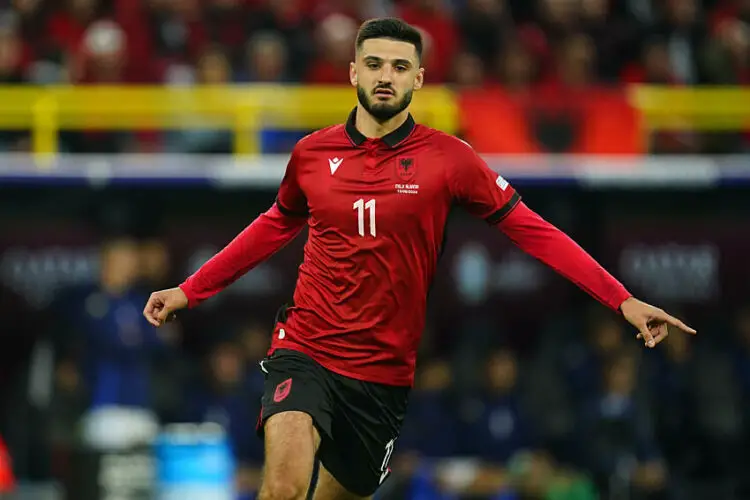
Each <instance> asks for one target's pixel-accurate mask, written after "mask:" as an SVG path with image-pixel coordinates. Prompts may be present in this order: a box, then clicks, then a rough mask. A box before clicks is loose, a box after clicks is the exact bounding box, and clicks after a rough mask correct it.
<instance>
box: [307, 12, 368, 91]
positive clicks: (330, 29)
mask: <svg viewBox="0 0 750 500" xmlns="http://www.w3.org/2000/svg"><path fill="white" fill-rule="evenodd" d="M357 29H358V26H357V23H356V22H354V21H353V20H352V19H351V18H349V17H346V16H344V15H341V14H331V15H330V16H328V17H327V18H325V19H324V20H323V21H322V22H321V23H320V24H319V25H318V28H317V30H316V31H315V40H316V46H317V48H318V56H319V57H318V59H316V60H315V62H314V63H313V65H312V66H311V67H310V71H309V73H308V75H307V77H306V78H305V81H306V82H307V83H315V84H332V85H346V84H347V82H348V81H349V63H350V62H351V61H353V60H354V42H355V40H356V38H357Z"/></svg>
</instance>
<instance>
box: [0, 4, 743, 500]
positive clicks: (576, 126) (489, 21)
mask: <svg viewBox="0 0 750 500" xmlns="http://www.w3.org/2000/svg"><path fill="white" fill-rule="evenodd" d="M381 15H397V16H400V17H403V18H404V19H406V20H407V21H409V22H411V23H413V24H415V25H416V26H418V27H420V28H421V29H422V30H423V31H424V33H425V34H426V40H427V54H426V60H425V66H426V69H427V82H428V84H429V88H428V89H426V90H424V91H422V92H420V93H419V94H417V95H416V96H415V101H414V114H415V116H416V118H417V119H418V120H420V121H422V122H423V123H426V124H428V125H431V126H435V127H437V128H441V129H443V130H446V131H448V132H451V133H455V134H457V135H459V136H461V137H463V138H464V139H466V140H467V141H469V142H470V143H471V144H472V145H473V146H474V147H475V148H476V149H477V150H478V151H479V152H480V153H482V154H483V155H484V156H485V157H486V159H487V161H488V163H489V164H490V165H491V166H492V167H493V168H495V169H497V170H498V171H500V172H502V173H503V175H504V176H505V177H506V178H508V179H509V180H510V181H511V182H513V183H514V184H515V185H516V187H517V188H518V190H519V191H520V192H521V193H522V195H523V196H524V198H525V200H526V201H527V203H528V204H529V205H530V206H532V207H533V208H534V209H536V210H537V211H539V212H540V213H541V214H542V215H543V216H544V217H546V218H548V219H549V220H550V221H552V222H553V223H555V224H556V225H558V226H559V227H561V228H562V229H563V230H565V231H567V232H568V233H569V234H571V235H572V236H573V237H574V238H575V239H576V240H577V241H579V242H580V243H581V244H582V245H583V246H584V247H585V248H586V249H587V250H589V251H590V252H591V253H592V254H593V255H594V256H595V257H596V258H597V259H599V260H600V261H601V262H602V263H603V264H605V265H606V267H607V268H608V269H610V270H611V271H613V272H614V273H615V274H616V275H617V276H618V277H619V278H621V279H622V280H623V281H624V282H625V284H626V285H627V286H628V287H630V288H631V289H632V291H634V292H635V293H636V294H638V295H639V296H641V297H642V298H644V299H646V300H649V301H654V302H655V303H657V304H659V305H660V306H662V307H664V308H668V309H669V310H674V311H675V312H676V313H677V314H678V315H680V316H682V317H684V318H685V319H686V321H687V322H688V323H690V324H691V325H692V326H695V327H696V328H697V329H698V330H699V331H700V335H699V336H698V337H697V338H686V337H683V336H678V335H673V336H672V337H670V339H669V342H667V343H666V345H663V346H660V348H658V349H656V350H654V351H648V352H646V351H644V350H642V349H641V346H640V344H639V343H638V342H636V341H635V339H634V336H633V333H634V332H632V331H631V330H630V329H629V328H627V327H626V326H625V325H623V323H622V321H619V320H618V319H617V318H615V317H614V316H613V315H611V314H608V313H607V312H606V311H605V310H604V309H603V308H602V307H601V306H598V305H597V304H594V303H593V301H592V299H589V298H588V297H587V296H586V295H585V294H583V293H582V292H580V291H579V290H578V289H576V288H575V287H574V286H573V285H571V284H569V283H567V282H566V281H564V280H563V279H562V278H560V277H558V276H556V275H554V274H553V273H551V272H550V271H549V270H547V269H546V268H544V267H543V266H542V265H540V264H539V263H537V262H535V261H534V260H532V259H530V258H528V257H527V256H525V255H523V254H521V253H519V251H518V250H516V249H514V247H513V246H512V244H510V243H509V242H508V241H507V239H505V238H504V237H503V236H502V235H501V234H499V233H497V232H496V231H492V230H489V229H487V228H486V227H485V225H484V223H482V222H477V221H474V220H472V219H468V218H466V217H465V216H464V215H463V214H460V213H457V214H455V216H454V217H452V220H451V222H450V225H451V229H450V232H449V239H448V246H447V249H446V253H445V256H444V257H443V259H442V261H441V267H440V273H439V275H438V277H437V279H436V283H435V286H434V288H433V292H432V294H431V297H430V313H429V321H428V324H429V326H428V328H427V331H426V332H425V338H424V341H423V353H422V357H421V362H420V366H419V374H418V382H417V385H416V387H415V390H414V395H413V400H412V403H411V407H410V413H409V419H408V422H407V425H406V427H405V429H404V432H403V435H402V437H401V438H400V439H399V441H398V443H397V446H396V452H395V454H394V456H393V459H392V466H393V469H394V476H393V479H391V480H389V481H388V483H387V484H386V487H384V489H383V491H382V492H381V498H386V499H432V498H435V499H459V498H460V499H464V498H492V499H504V500H509V499H520V498H524V499H525V498H534V499H546V500H579V499H580V500H584V499H591V498H596V495H597V492H598V495H599V497H600V498H611V499H696V500H707V499H711V500H713V499H716V500H722V499H747V498H750V488H749V487H748V486H749V485H748V484H747V483H748V480H747V471H748V470H750V460H748V452H747V450H748V449H750V448H749V445H750V419H749V418H748V417H750V411H749V409H750V406H748V397H750V308H749V306H750V296H749V294H748V291H747V290H748V286H747V284H748V283H749V282H750V265H748V256H749V255H750V222H749V221H750V196H748V195H749V194H750V192H749V191H748V180H749V179H750V167H749V166H748V156H747V153H748V146H750V135H748V131H750V92H748V90H747V88H746V87H743V86H744V85H746V84H747V83H748V81H750V31H749V30H750V24H749V23H750V2H749V1H747V0H725V1H724V0H704V1H703V2H701V1H699V0H621V1H608V0H580V1H579V0H569V1H568V0H534V1H531V0H453V1H449V0H444V1H441V0H403V1H393V2H389V1H387V0H372V1H367V0H358V1H353V0H350V1H347V0H317V1H315V0H309V1H308V0H109V1H107V0H60V1H59V2H52V1H44V0H1V1H0V82H2V84H3V86H2V87H0V151H2V153H1V154H2V158H0V288H1V290H2V292H0V315H1V316H2V327H1V328H0V332H1V333H0V334H1V335H2V348H0V436H2V441H1V442H0V491H4V492H6V493H4V494H9V493H7V492H9V491H14V492H15V494H16V495H17V497H18V498H29V499H47V498H49V499H55V498H70V499H75V500H87V499H114V498H117V499H124V498H128V499H131V498H133V499H136V498H137V499H141V498H164V499H166V498H176V497H177V496H180V497H181V498H183V499H187V498H196V499H197V498H211V499H218V498H232V497H234V496H236V497H238V498H252V497H253V492H254V489H255V487H256V486H257V482H258V477H259V465H260V463H261V461H262V449H261V447H260V442H259V441H257V440H256V439H255V437H254V435H253V434H252V429H253V426H254V423H255V418H256V415H257V410H258V397H259V388H260V387H259V377H260V372H259V370H258V369H257V361H258V359H260V357H262V355H263V352H264V350H265V348H266V345H267V342H268V337H269V332H270V328H271V324H272V321H273V318H274V312H275V310H276V309H277V307H278V306H279V305H280V304H281V303H283V302H284V301H286V300H288V298H289V297H290V295H291V292H292V290H293V286H294V278H295V273H296V267H297V265H298V263H299V260H300V258H301V249H302V246H303V243H304V242H303V240H304V238H302V237H300V238H299V239H298V241H295V242H294V243H293V244H292V245H290V247H288V248H286V249H284V250H283V251H281V252H280V253H279V254H277V255H276V256H274V257H273V258H272V259H271V260H270V261H269V262H268V263H267V264H264V265H263V266H261V267H260V268H258V269H257V270H255V271H253V272H252V273H251V274H249V275H248V276H246V277H245V278H243V279H241V280H240V281H239V282H238V283H236V284H235V285H234V286H232V287H231V288H230V289H228V290H227V291H226V292H224V293H222V294H220V296H218V297H217V298H216V299H214V300H212V301H210V302H209V303H207V304H205V305H204V306H202V307H201V308H199V309H198V310H196V311H191V312H187V313H184V314H181V315H180V321H178V322H177V323H175V324H173V325H172V326H171V327H170V328H169V329H167V331H166V333H165V334H164V335H161V336H159V335H157V334H156V333H155V332H154V331H153V330H152V329H150V328H148V327H147V326H146V324H145V323H144V321H143V320H142V318H141V317H140V316H139V314H140V310H141V308H142V305H143V303H144V302H145V300H146V297H147V294H148V293H149V292H150V291H151V290H154V289H157V288H162V287H166V286H172V285H174V284H175V283H177V282H179V281H180V280H181V279H183V278H184V277H185V276H186V275H187V274H188V273H190V272H192V271H193V270H195V269H196V268H197V267H198V266H199V265H200V264H201V263H202V262H204V261H205V260H206V259H207V258H208V257H209V256H210V255H212V254H213V252H215V251H216V250H218V249H219V248H221V246H222V245H223V244H224V243H226V242H227V241H228V240H229V239H230V238H231V237H232V236H233V235H234V234H236V233H237V232H238V231H239V230H240V229H241V228H242V227H244V226H245V225H246V224H247V223H249V222H250V221H251V220H252V219H253V218H254V217H255V216H256V215H257V214H259V213H260V212H261V211H263V210H265V209H266V208H267V207H268V206H269V205H270V203H272V201H273V198H274V194H275V189H276V187H277V186H278V183H279V181H280V178H281V175H282V173H283V168H284V165H285V161H286V155H287V153H288V151H289V150H290V148H291V146H292V145H293V144H294V142H295V141H296V140H297V139H298V138H299V137H301V136H302V135H304V134H305V133H307V132H308V131H309V130H312V129H315V128H318V127H322V126H325V125H328V124H331V123H336V122H340V121H343V119H344V118H345V116H346V113H347V112H348V111H349V110H350V109H351V107H352V106H353V105H354V104H355V100H354V92H353V91H352V89H350V88H348V87H346V86H345V84H346V82H347V65H348V62H349V60H350V59H351V57H352V45H353V37H354V36H355V33H356V30H357V27H358V25H359V23H360V22H361V21H362V20H363V19H366V18H369V17H374V16H381ZM417 168H419V169H423V168H429V166H428V165H418V166H417ZM202 422H215V423H218V424H220V425H221V426H222V427H221V428H224V429H226V433H224V432H223V431H221V430H217V428H216V427H213V426H205V425H204V426H185V425H178V426H175V425H174V424H184V423H202ZM186 488H187V489H186ZM232 490H235V491H236V492H237V493H236V495H234V494H233V493H232ZM186 492H189V494H190V495H192V496H189V494H188V493H186Z"/></svg>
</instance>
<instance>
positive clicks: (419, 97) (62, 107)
mask: <svg viewBox="0 0 750 500" xmlns="http://www.w3.org/2000/svg"><path fill="white" fill-rule="evenodd" d="M355 104H356V96H355V92H354V90H353V89H352V88H351V87H302V86H242V87H238V86H232V87H191V88H173V87H0V130H2V129H5V130H8V129H30V130H31V131H32V142H33V149H34V152H35V153H38V154H42V155H48V154H54V153H56V152H57V151H58V144H57V140H58V139H57V138H58V131H59V130H92V129H102V130H148V129H151V130H165V129H186V128H212V127H213V128H223V129H230V130H232V131H233V132H234V150H235V152H236V153H237V154H242V155H246V154H257V153H259V151H260V139H259V134H260V131H261V130H262V129H263V128H271V127H273V128H278V129H297V130H312V129H317V128H322V127H325V126H328V125H331V124H334V123H340V122H342V121H343V120H344V119H345V118H346V116H347V114H348V113H349V111H350V110H351V109H352V108H353V107H354V105H355ZM412 111H413V114H414V116H415V119H417V120H418V121H420V122H421V123H424V124H426V125H429V126H432V127H435V128H437V129H440V130H444V131H446V132H449V133H455V132H456V130H457V128H458V122H459V117H458V109H457V107H456V100H455V97H454V95H453V93H452V92H451V91H450V90H448V89H446V88H443V87H427V88H424V89H422V90H421V91H419V92H418V93H416V94H415V97H414V102H413V105H412Z"/></svg>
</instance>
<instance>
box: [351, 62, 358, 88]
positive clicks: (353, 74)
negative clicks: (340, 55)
mask: <svg viewBox="0 0 750 500" xmlns="http://www.w3.org/2000/svg"><path fill="white" fill-rule="evenodd" d="M349 81H350V82H351V84H352V87H356V86H357V65H356V64H354V63H353V62H352V63H349Z"/></svg>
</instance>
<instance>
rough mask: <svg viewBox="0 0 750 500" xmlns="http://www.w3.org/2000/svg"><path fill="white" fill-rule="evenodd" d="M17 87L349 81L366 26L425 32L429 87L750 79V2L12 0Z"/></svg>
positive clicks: (11, 56) (2, 50)
mask: <svg viewBox="0 0 750 500" xmlns="http://www.w3.org/2000/svg"><path fill="white" fill-rule="evenodd" d="M0 9H1V10H0V81H2V82H6V83H21V82H29V83H42V84H49V83H60V82H70V83H74V84H92V83H113V82H114V83H165V84H188V83H194V82H201V83H222V84H223V83H227V82H243V83H244V82H274V83H277V82H306V83H327V84H329V83H337V84H341V83H346V82H347V75H348V68H347V63H348V62H349V61H350V60H351V57H352V46H353V42H354V37H355V34H356V31H357V29H358V26H359V24H360V23H361V22H362V21H363V20H365V19H367V18H371V17H377V16H385V15H393V16H399V17H401V18H403V19H405V20H406V21H408V22H409V23H412V24H413V25H415V26H417V27H419V28H420V29H421V30H422V32H423V33H424V35H425V40H426V49H427V50H426V52H427V54H426V60H425V65H426V68H427V70H428V72H427V80H428V82H430V83H445V82H452V83H456V84H459V85H468V86H479V85H483V84H484V83H491V82H497V83H502V84H504V85H507V86H509V87H514V88H518V87H525V86H528V85H532V84H534V83H544V84H552V85H585V84H590V83H597V82H604V83H616V82H653V83H663V84H674V85H692V84H700V83H732V84H744V83H748V81H749V79H750V72H749V69H750V65H749V64H748V63H749V62H750V60H749V59H748V54H749V52H748V50H749V46H750V34H749V32H748V30H749V29H750V26H749V25H748V23H750V2H748V0H623V1H617V2H615V1H610V0H534V1H526V0H361V1H358V2H350V1H347V0H319V1H317V0H136V1H134V0H61V1H60V2H51V1H45V0H3V1H2V2H0Z"/></svg>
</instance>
